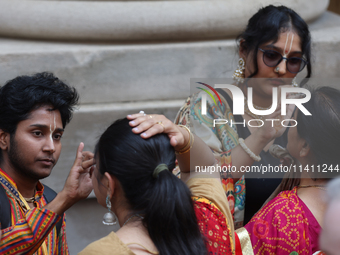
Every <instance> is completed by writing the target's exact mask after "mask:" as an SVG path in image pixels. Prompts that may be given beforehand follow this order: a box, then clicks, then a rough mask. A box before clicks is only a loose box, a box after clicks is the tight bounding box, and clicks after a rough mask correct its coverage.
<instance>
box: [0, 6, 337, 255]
mask: <svg viewBox="0 0 340 255" xmlns="http://www.w3.org/2000/svg"><path fill="white" fill-rule="evenodd" d="M281 3H282V4H284V5H286V6H289V7H291V8H293V9H294V10H295V11H296V12H297V13H299V14H300V15H301V16H302V17H303V18H304V19H305V20H306V21H307V22H308V23H309V25H310V30H311V33H312V39H313V51H312V53H313V60H314V63H313V67H314V69H313V76H314V77H318V76H322V77H334V78H337V77H339V76H340V16H339V15H338V14H339V13H340V2H338V0H331V1H330V3H329V1H328V0H285V1H277V0H275V1H274V0H239V1H231V0H213V1H208V0H207V1H196V0H184V1H182V0H178V1H173V0H168V1H151V0H150V1H90V0H88V1H57V0H54V1H53V0H40V1H39V0H1V1H0V84H4V83H5V82H6V81H7V80H9V79H12V78H14V77H16V76H18V75H23V74H32V73H36V72H41V71H50V72H53V73H54V74H55V75H57V76H58V77H59V78H61V79H63V80H65V81H66V82H67V83H68V84H70V85H72V86H74V87H76V88H77V90H78V91H79V93H80V96H81V104H80V107H79V108H78V109H77V111H76V112H75V114H74V118H73V120H72V121H71V123H70V124H69V126H68V127H67V128H66V132H65V135H64V137H63V140H62V141H63V150H62V154H61V157H60V159H59V162H58V164H57V166H56V167H55V169H54V170H53V173H52V175H51V176H50V177H49V178H48V179H47V180H44V183H46V184H48V185H49V186H50V187H52V188H54V189H55V190H56V191H60V190H61V189H62V187H63V185H64V181H65V179H66V176H67V174H68V172H69V170H70V168H71V166H72V164H73V160H74V157H75V151H76V148H77V146H78V144H79V143H80V142H81V141H82V142H84V143H85V149H87V150H93V148H94V144H95V141H96V139H97V138H98V135H99V134H101V133H102V132H103V130H104V129H105V127H107V126H108V125H109V124H110V123H112V122H113V121H114V120H115V119H118V118H122V117H125V116H126V115H127V114H130V113H135V112H139V111H140V110H144V111H145V112H146V113H162V114H165V115H166V116H167V117H169V118H170V119H174V117H175V115H176V113H177V111H178V109H179V107H180V106H181V105H182V104H183V103H184V100H185V98H186V97H187V96H189V94H190V86H189V85H190V78H230V77H231V75H232V73H233V71H234V70H235V69H236V66H237V60H238V54H237V53H236V52H237V46H236V42H235V38H236V36H237V35H238V34H239V33H240V32H241V31H242V30H243V29H244V28H245V26H246V24H247V21H248V19H249V18H250V17H251V16H252V15H253V14H254V13H255V12H256V11H257V10H258V9H259V8H260V7H263V6H266V5H268V4H275V5H278V4H281ZM327 9H328V11H327ZM336 13H337V14H336ZM304 75H305V74H304V73H302V74H299V77H301V78H302V77H303V76H304ZM105 212H106V210H105V208H102V207H101V206H99V205H98V204H97V202H96V199H95V198H94V196H93V194H92V195H91V196H90V197H89V198H88V199H87V200H85V201H82V202H79V203H78V204H77V205H75V206H74V207H72V208H71V209H70V210H69V211H68V212H67V234H68V243H69V248H70V252H71V254H76V253H77V252H79V251H80V250H81V249H82V248H84V247H85V246H86V245H87V244H89V243H90V242H92V241H94V240H96V239H98V238H100V237H102V236H105V235H107V234H108V233H109V232H110V231H112V230H117V229H118V228H119V226H115V227H107V226H103V225H102V223H101V222H102V216H103V215H104V213H105Z"/></svg>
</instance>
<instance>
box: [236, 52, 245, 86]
mask: <svg viewBox="0 0 340 255" xmlns="http://www.w3.org/2000/svg"><path fill="white" fill-rule="evenodd" d="M245 65H246V62H245V61H244V59H243V58H240V59H239V60H238V66H237V69H236V70H235V72H234V74H233V80H235V81H236V83H237V84H239V83H243V82H244V78H245V75H244V70H245Z"/></svg>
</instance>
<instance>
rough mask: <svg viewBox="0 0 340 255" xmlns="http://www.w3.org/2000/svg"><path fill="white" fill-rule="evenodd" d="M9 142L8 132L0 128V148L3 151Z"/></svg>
mask: <svg viewBox="0 0 340 255" xmlns="http://www.w3.org/2000/svg"><path fill="white" fill-rule="evenodd" d="M9 143H10V134H9V133H7V132H5V131H3V130H2V129H0V148H1V150H3V151H5V150H7V149H8V147H9Z"/></svg>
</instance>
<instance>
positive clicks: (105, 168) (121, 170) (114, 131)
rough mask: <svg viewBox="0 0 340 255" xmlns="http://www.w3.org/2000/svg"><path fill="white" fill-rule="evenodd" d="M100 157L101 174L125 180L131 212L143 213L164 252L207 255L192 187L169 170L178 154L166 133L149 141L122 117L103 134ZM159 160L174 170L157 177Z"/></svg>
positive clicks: (145, 221) (173, 165)
mask: <svg viewBox="0 0 340 255" xmlns="http://www.w3.org/2000/svg"><path fill="white" fill-rule="evenodd" d="M96 157H97V158H98V159H99V171H100V173H101V174H104V173H105V172H108V173H109V174H111V175H113V176H115V177H116V178H117V179H118V181H119V182H120V184H121V186H122V188H123V191H124V193H125V197H126V199H127V201H128V202H129V205H130V207H131V208H130V210H131V212H132V214H135V213H138V214H139V215H142V216H143V217H144V219H143V224H144V226H145V227H146V228H147V229H148V232H149V235H150V238H151V239H152V241H153V242H154V244H155V246H156V247H157V249H158V251H159V252H160V254H161V255H173V254H192V255H194V254H195V255H196V254H198V255H199V254H207V250H206V248H205V245H204V242H203V239H202V235H201V233H200V231H199V227H198V224H197V219H196V215H195V211H194V208H193V202H192V200H191V193H190V190H189V189H188V187H187V186H186V185H185V184H184V183H183V182H182V181H181V180H179V179H178V178H177V177H175V176H174V175H173V174H172V173H171V171H170V170H172V169H173V168H174V167H175V159H176V157H175V153H174V149H173V148H172V146H171V145H170V142H169V139H168V137H167V136H166V135H165V134H160V135H156V136H153V137H151V138H149V139H147V140H145V139H143V138H141V137H140V135H137V134H134V133H133V132H132V131H131V127H130V126H129V121H128V120H127V119H122V120H118V121H116V122H115V123H113V124H112V125H111V126H110V127H108V128H107V130H106V131H105V132H104V133H103V134H102V136H101V137H100V139H99V141H98V144H97V146H96ZM159 164H166V165H167V166H168V169H170V170H163V171H161V172H160V173H159V174H158V175H157V176H155V177H154V176H153V173H154V169H155V168H156V167H157V166H158V165H159Z"/></svg>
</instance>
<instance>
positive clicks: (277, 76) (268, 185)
mask: <svg viewBox="0 0 340 255" xmlns="http://www.w3.org/2000/svg"><path fill="white" fill-rule="evenodd" d="M237 42H238V44H239V52H238V53H239V57H240V59H239V62H238V64H239V65H238V68H237V70H236V71H235V73H234V75H233V78H234V80H235V83H234V85H238V87H239V88H240V89H241V90H242V91H243V94H244V95H245V97H246V98H248V95H247V91H248V88H249V87H251V88H252V90H253V93H252V96H251V98H252V99H253V105H254V108H256V109H259V110H263V109H267V108H270V107H271V105H272V96H273V92H272V91H273V88H278V89H280V87H281V86H282V85H287V84H292V85H293V86H296V82H295V76H296V75H297V73H299V72H300V71H302V70H303V69H304V68H305V67H307V76H306V78H309V77H310V76H311V73H312V71H311V61H310V55H311V37H310V33H309V30H308V25H307V24H306V23H305V21H304V20H303V19H302V18H301V17H300V16H299V15H298V14H297V13H296V12H294V11H293V10H291V9H289V8H287V7H285V6H278V7H276V6H272V5H270V6H267V7H265V8H262V9H260V10H259V11H258V12H257V13H256V14H255V15H254V16H253V17H251V19H250V20H249V22H248V25H247V27H246V29H245V31H244V32H242V33H241V34H240V35H239V36H238V38H237ZM250 78H252V79H250ZM217 91H218V93H219V96H220V98H221V101H222V106H220V105H219V104H217V105H215V104H214V103H213V102H212V100H211V101H209V97H208V98H207V114H206V115H203V114H202V112H201V109H202V107H201V97H202V95H203V93H205V92H200V93H197V94H194V95H192V96H190V97H189V98H188V100H187V102H186V103H185V105H184V106H183V107H182V108H181V110H180V111H179V113H178V115H177V117H176V122H177V123H179V124H183V125H187V126H188V127H190V128H191V130H192V132H194V133H195V134H196V135H197V136H199V137H201V138H202V139H203V140H204V141H205V142H206V143H207V144H208V146H209V147H210V148H211V149H212V150H213V152H214V154H215V157H216V159H217V160H218V162H219V164H220V165H221V166H230V165H231V164H232V165H233V166H235V167H236V169H241V167H245V166H259V167H260V166H261V165H262V166H277V165H279V164H280V161H279V160H278V159H275V158H274V157H272V156H271V155H270V154H269V152H268V149H269V147H270V146H271V145H272V144H273V143H275V144H279V145H281V146H283V147H285V146H286V144H287V134H286V132H285V131H286V128H285V127H283V126H281V125H280V126H276V127H275V125H272V123H270V122H268V121H265V122H264V125H263V126H262V127H251V126H248V125H247V124H246V126H243V125H232V126H230V125H229V124H227V125H219V126H216V127H214V126H213V125H212V123H213V120H214V119H227V120H228V123H230V122H231V120H232V121H233V123H235V122H237V123H242V122H243V121H245V123H249V121H253V122H252V124H253V126H254V123H256V120H258V119H260V120H261V119H262V116H257V115H255V114H253V113H252V112H251V111H250V110H249V108H248V107H247V104H246V101H247V100H245V114H244V115H243V116H241V115H233V114H232V112H233V109H232V107H233V99H232V95H231V94H230V92H229V90H222V89H220V90H217ZM274 115H275V114H274ZM264 117H266V119H270V118H269V116H264ZM270 117H271V118H273V116H270ZM274 118H275V119H280V118H282V116H281V115H277V116H274ZM285 119H289V117H288V118H285ZM273 126H274V127H273ZM230 149H231V153H229V152H228V151H229V150H230ZM241 175H242V173H240V172H238V173H232V177H233V178H234V180H235V181H236V180H238V181H237V182H236V183H235V185H233V179H231V178H228V177H230V176H228V175H225V174H222V175H221V178H222V183H223V184H224V188H225V191H226V195H227V197H228V200H229V203H230V207H231V209H232V208H233V207H234V209H235V212H234V219H235V228H238V227H240V226H242V225H243V223H247V222H248V221H249V220H250V219H251V217H252V216H253V215H254V214H255V213H256V212H257V211H258V210H259V209H260V207H261V205H262V204H263V203H264V202H265V200H266V199H267V198H268V197H269V196H270V194H271V193H272V192H273V191H274V190H275V188H276V187H277V186H278V185H279V184H280V182H281V179H282V176H283V173H278V174H277V175H276V176H275V178H271V179H269V178H261V177H260V176H261V175H260V174H258V173H255V174H254V173H247V174H246V175H245V176H246V181H245V179H244V176H242V177H241ZM240 177H241V178H240ZM245 183H246V184H245ZM245 190H246V192H245ZM245 201H247V206H246V209H245ZM244 209H245V211H244ZM232 212H233V210H232ZM243 221H244V222H243Z"/></svg>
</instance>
